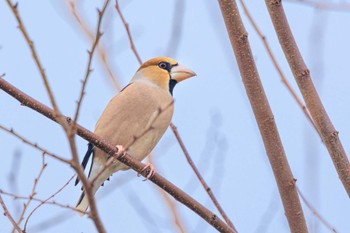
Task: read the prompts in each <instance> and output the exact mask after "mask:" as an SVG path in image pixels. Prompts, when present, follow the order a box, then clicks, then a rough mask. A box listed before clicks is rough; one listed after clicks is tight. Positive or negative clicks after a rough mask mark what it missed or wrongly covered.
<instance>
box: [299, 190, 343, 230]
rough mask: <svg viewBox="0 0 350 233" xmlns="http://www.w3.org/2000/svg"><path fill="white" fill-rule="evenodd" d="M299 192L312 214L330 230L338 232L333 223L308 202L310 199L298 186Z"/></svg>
mask: <svg viewBox="0 0 350 233" xmlns="http://www.w3.org/2000/svg"><path fill="white" fill-rule="evenodd" d="M298 193H299V195H300V197H301V200H303V202H304V203H305V205H306V206H307V207H308V208H309V209H310V211H311V212H312V214H313V215H314V216H315V218H317V219H318V220H320V222H321V223H322V224H323V225H324V226H325V227H327V228H328V230H330V231H331V232H334V233H337V230H336V229H335V228H334V227H332V226H331V224H329V223H328V222H327V221H326V219H324V218H323V217H322V216H321V215H320V214H319V213H318V212H317V210H316V209H315V208H314V207H313V206H312V205H311V204H310V203H309V202H308V200H307V199H306V198H305V196H304V195H303V193H302V192H301V191H300V189H299V188H298Z"/></svg>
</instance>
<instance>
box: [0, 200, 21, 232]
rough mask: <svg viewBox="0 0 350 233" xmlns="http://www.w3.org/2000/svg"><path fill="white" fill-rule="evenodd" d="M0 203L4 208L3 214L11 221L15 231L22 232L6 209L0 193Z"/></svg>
mask: <svg viewBox="0 0 350 233" xmlns="http://www.w3.org/2000/svg"><path fill="white" fill-rule="evenodd" d="M0 204H1V206H2V208H3V209H4V215H5V216H6V217H7V218H8V219H9V220H10V222H11V223H12V225H13V227H14V228H15V229H16V231H18V232H19V233H23V231H22V230H21V228H20V227H19V226H18V224H17V223H16V221H15V220H14V219H13V217H12V216H11V214H10V212H9V211H8V209H7V207H6V205H5V202H4V200H3V199H2V197H1V195H0Z"/></svg>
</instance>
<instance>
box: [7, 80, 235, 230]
mask: <svg viewBox="0 0 350 233" xmlns="http://www.w3.org/2000/svg"><path fill="white" fill-rule="evenodd" d="M0 89H2V90H4V91H5V92H7V93H8V94H9V95H11V96H12V97H14V98H16V99H17V100H18V101H20V102H21V103H22V104H23V105H25V106H27V107H29V108H32V109H33V110H35V111H37V112H39V113H41V114H42V115H44V116H46V117H47V118H50V119H51V120H53V121H56V122H57V118H56V117H55V115H54V112H53V111H52V110H51V109H50V108H48V107H47V106H45V105H43V104H42V103H40V102H38V101H37V100H35V99H33V98H32V97H30V96H28V95H26V94H25V93H23V92H22V91H20V90H19V89H17V88H16V87H14V86H12V85H11V84H9V83H8V82H6V81H5V80H4V79H3V78H0ZM65 119H66V123H67V124H68V125H69V124H70V123H71V119H70V118H68V117H65ZM77 134H78V135H79V136H81V137H82V138H84V139H86V140H88V141H89V142H91V143H93V144H94V145H95V146H96V147H98V148H99V149H101V150H103V151H104V152H105V153H107V154H109V155H110V156H115V155H116V154H117V153H118V151H117V149H116V148H115V145H112V144H111V143H108V142H106V141H105V140H103V139H102V138H100V137H98V136H97V135H95V134H93V133H92V132H90V131H88V130H87V129H85V128H83V127H81V126H80V125H78V124H77ZM118 160H119V161H120V162H122V163H124V164H125V165H127V166H129V167H131V168H132V169H133V170H135V171H137V172H140V174H141V175H142V176H144V177H146V176H147V174H148V172H149V171H148V170H143V168H144V167H145V165H144V164H143V163H141V162H140V161H138V160H136V159H134V158H133V157H131V156H129V155H125V156H123V157H120V158H118ZM142 170H143V171H142ZM79 172H80V170H79ZM81 172H83V171H81ZM82 177H83V178H85V182H86V183H85V184H84V188H86V187H88V185H90V186H89V188H90V191H91V183H87V181H86V177H85V176H82ZM79 178H81V177H80V176H79ZM149 180H151V181H152V182H154V183H155V184H157V185H158V186H159V187H161V188H162V189H164V190H165V191H166V192H168V193H169V194H170V195H172V196H173V197H174V198H175V199H176V200H178V201H180V202H181V203H183V204H184V205H186V206H187V207H188V208H190V209H191V210H193V211H194V212H196V213H197V214H198V215H199V216H201V217H202V218H203V219H204V220H206V221H207V222H208V223H209V224H211V225H212V226H213V227H215V228H216V229H217V230H219V231H221V232H233V231H232V229H231V228H230V227H229V226H228V225H226V224H225V223H224V222H223V221H222V220H221V219H220V218H218V217H217V216H216V215H215V214H213V213H212V212H211V211H209V210H208V209H206V208H205V207H204V206H203V205H201V204H200V203H198V202H197V201H196V200H194V199H193V198H191V197H190V196H189V195H187V194H186V193H185V192H183V191H182V190H181V189H179V188H177V187H176V186H175V185H173V184H172V183H170V182H169V181H167V180H166V179H164V178H163V177H162V176H160V175H159V174H157V173H156V174H155V175H153V176H152V177H151V178H150V179H149ZM92 197H93V196H92ZM92 200H93V198H92ZM89 201H90V200H89ZM90 204H91V203H90ZM90 207H91V206H90Z"/></svg>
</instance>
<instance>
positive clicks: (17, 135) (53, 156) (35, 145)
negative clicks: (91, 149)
mask: <svg viewBox="0 0 350 233" xmlns="http://www.w3.org/2000/svg"><path fill="white" fill-rule="evenodd" d="M0 129H2V130H4V131H6V132H8V133H10V134H12V135H13V136H15V137H16V138H18V139H20V140H21V141H22V142H23V143H25V144H27V145H30V146H32V147H34V148H35V149H38V150H39V151H41V152H42V153H43V154H45V155H49V156H51V157H52V158H55V159H57V160H59V161H61V162H63V163H67V164H70V161H69V160H67V159H64V158H62V157H60V156H58V155H56V154H54V153H51V152H49V151H48V150H46V149H44V148H43V147H41V146H39V145H38V144H36V143H32V142H30V141H28V140H27V139H25V138H24V137H22V136H21V135H19V134H18V133H16V132H15V131H14V130H13V129H8V128H6V127H4V126H2V125H0Z"/></svg>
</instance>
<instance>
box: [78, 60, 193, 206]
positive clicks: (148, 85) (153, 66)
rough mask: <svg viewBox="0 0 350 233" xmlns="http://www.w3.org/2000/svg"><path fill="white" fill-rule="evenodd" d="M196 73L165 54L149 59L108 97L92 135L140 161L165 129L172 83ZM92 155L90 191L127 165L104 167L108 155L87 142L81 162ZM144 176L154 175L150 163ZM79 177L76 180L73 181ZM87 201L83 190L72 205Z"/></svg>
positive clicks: (84, 165)
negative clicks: (109, 99)
mask: <svg viewBox="0 0 350 233" xmlns="http://www.w3.org/2000/svg"><path fill="white" fill-rule="evenodd" d="M195 75H196V74H195V73H194V72H193V71H191V70H190V69H188V68H186V67H184V66H182V65H180V64H179V63H177V61H175V60H174V59H171V58H167V57H157V58H153V59H151V60H149V61H147V62H145V63H143V64H142V65H141V67H140V68H139V69H138V70H137V72H136V74H135V75H134V77H133V78H132V79H131V81H130V82H129V84H128V85H127V86H126V87H124V89H122V90H121V91H120V92H119V93H118V94H117V95H116V96H114V97H113V98H112V100H111V101H110V102H109V104H108V105H107V107H106V108H105V110H104V112H103V113H102V115H101V117H100V119H99V120H98V122H97V124H96V129H95V134H97V135H98V136H100V137H101V138H103V139H105V140H107V141H108V142H110V143H113V144H115V145H117V148H118V150H121V151H125V153H127V154H129V155H131V156H132V157H134V158H136V159H138V160H140V161H141V160H143V159H144V158H145V157H146V156H147V155H148V154H149V153H150V152H151V151H152V149H153V148H154V147H155V146H156V144H157V143H158V141H159V140H160V138H161V137H162V136H163V134H164V132H165V130H166V129H167V128H168V126H169V124H170V122H171V118H172V116H173V110H174V105H173V103H174V100H173V96H172V94H173V89H174V87H175V85H176V84H177V83H179V82H181V81H183V80H185V79H187V78H190V77H193V76H195ZM91 154H92V163H91V167H90V171H89V175H88V177H89V180H90V181H92V182H93V186H92V192H93V194H95V193H96V191H97V190H98V189H99V187H100V186H101V185H103V183H104V181H105V180H107V179H108V178H109V177H110V176H111V175H112V174H113V173H115V172H117V171H120V170H127V169H128V168H129V167H128V166H126V165H124V164H122V163H121V162H119V161H113V163H110V164H109V166H106V164H107V161H109V159H110V158H109V155H108V154H106V153H105V152H103V151H102V150H100V149H98V148H94V146H93V145H92V144H91V143H90V144H89V148H88V151H87V152H86V154H85V157H84V159H83V162H82V166H83V167H84V169H85V167H86V165H87V163H88V160H89V158H90V156H91ZM147 167H149V168H150V169H151V171H150V172H149V175H148V178H149V177H150V176H152V175H153V174H154V169H153V166H152V165H151V164H148V165H147ZM78 182H79V180H78V179H77V181H76V183H75V184H77V183H78ZM88 206H89V201H88V199H87V197H86V196H85V193H84V192H83V193H82V194H81V197H80V199H79V201H78V203H77V206H76V208H77V209H79V210H81V211H86V209H87V208H88Z"/></svg>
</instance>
